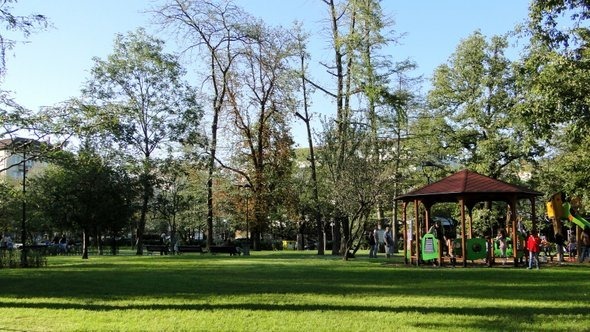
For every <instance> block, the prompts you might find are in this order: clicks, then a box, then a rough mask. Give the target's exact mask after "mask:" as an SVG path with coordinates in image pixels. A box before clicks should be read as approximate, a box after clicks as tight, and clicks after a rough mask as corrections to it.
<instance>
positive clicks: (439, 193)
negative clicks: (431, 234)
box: [395, 169, 542, 266]
mask: <svg viewBox="0 0 590 332" xmlns="http://www.w3.org/2000/svg"><path fill="white" fill-rule="evenodd" d="M541 195H542V194H541V193H540V192H537V191H534V190H530V189H527V188H524V187H521V186H516V185H513V184H509V183H506V182H503V181H500V180H496V179H492V178H490V177H487V176H484V175H481V174H478V173H475V172H472V171H469V170H466V169H465V170H462V171H459V172H457V173H455V174H453V175H450V176H448V177H446V178H444V179H442V180H440V181H437V182H434V183H432V184H429V185H427V186H424V187H422V188H419V189H416V190H414V191H411V192H409V193H406V194H404V195H401V196H398V197H396V198H395V201H401V202H402V204H403V208H402V213H403V221H404V231H403V233H404V234H403V236H404V258H405V262H406V264H407V263H408V255H407V253H408V245H407V243H408V232H407V222H406V220H407V206H408V203H410V202H413V203H414V218H413V219H414V226H413V229H414V230H415V239H416V243H415V247H414V249H415V262H416V264H417V265H419V264H420V259H419V257H420V238H421V236H422V231H424V232H426V231H427V230H428V228H429V225H428V223H429V221H430V219H431V218H430V211H431V208H432V206H433V205H434V204H436V203H443V202H457V203H458V204H459V205H460V211H461V220H460V222H461V250H462V252H461V257H462V262H463V266H467V258H466V257H467V253H466V241H467V231H466V226H465V220H466V215H465V212H466V210H467V212H468V214H469V220H470V227H469V238H471V237H472V227H471V220H472V219H471V216H472V211H473V208H474V206H475V205H476V204H477V203H480V202H494V201H503V202H506V203H507V204H508V206H509V208H510V221H511V227H512V247H513V248H514V249H513V251H512V252H513V257H514V265H515V266H516V265H517V250H516V248H517V241H518V239H517V236H516V234H517V230H516V224H517V221H516V204H517V202H518V201H519V200H522V199H529V200H530V201H531V209H532V211H531V215H532V221H533V227H536V225H535V219H536V218H535V197H537V196H541ZM420 204H422V205H423V206H424V210H425V213H426V215H425V217H424V220H425V227H424V229H423V230H421V229H420V225H419V219H420V218H419V205H420ZM412 258H414V256H412ZM438 262H439V264H440V263H441V262H442V253H441V252H440V250H439V259H438Z"/></svg>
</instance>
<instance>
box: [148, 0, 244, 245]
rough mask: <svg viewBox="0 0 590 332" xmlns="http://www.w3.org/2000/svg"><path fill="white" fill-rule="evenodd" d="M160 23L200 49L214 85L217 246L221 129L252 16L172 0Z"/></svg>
mask: <svg viewBox="0 0 590 332" xmlns="http://www.w3.org/2000/svg"><path fill="white" fill-rule="evenodd" d="M155 16H156V17H157V19H158V20H159V22H160V23H161V24H162V25H163V26H165V27H167V28H170V29H173V30H174V32H175V33H176V34H178V36H179V38H180V39H181V40H182V41H183V43H186V44H188V45H187V46H188V49H195V50H197V52H196V54H197V56H198V57H202V58H203V60H204V63H205V64H206V65H205V68H206V70H205V73H204V76H205V79H204V80H203V82H207V83H209V84H210V85H209V86H210V89H206V90H208V92H206V94H208V95H209V97H208V98H209V102H210V107H209V108H208V111H209V112H210V116H211V131H210V133H209V137H208V140H207V146H206V149H207V150H208V153H209V158H208V164H207V168H208V180H207V246H211V245H212V244H213V242H212V241H213V220H214V191H213V185H214V177H215V174H216V170H217V165H216V161H217V159H218V157H217V149H218V130H219V128H220V117H221V116H222V111H223V110H224V108H226V107H227V106H226V104H227V99H228V85H229V77H230V69H231V68H232V66H233V64H234V62H235V61H236V58H237V56H238V54H239V51H238V50H239V48H240V47H241V44H242V43H243V42H245V40H246V39H247V35H248V30H247V29H244V28H243V27H244V25H245V24H246V22H249V21H250V20H251V18H250V16H249V15H247V14H246V13H244V11H243V10H242V9H240V8H238V7H236V6H235V5H234V4H233V3H231V2H221V1H219V2H217V1H186V0H169V1H168V2H166V3H165V4H164V5H162V6H161V7H160V8H159V9H157V10H156V11H155Z"/></svg>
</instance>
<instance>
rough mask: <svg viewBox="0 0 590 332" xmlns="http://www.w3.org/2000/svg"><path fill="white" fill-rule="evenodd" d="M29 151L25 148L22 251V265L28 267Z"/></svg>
mask: <svg viewBox="0 0 590 332" xmlns="http://www.w3.org/2000/svg"><path fill="white" fill-rule="evenodd" d="M26 183H27V152H26V149H23V215H22V220H21V243H22V248H21V249H22V251H21V265H22V266H23V267H27V265H28V260H27V246H26V241H27V229H26V226H27V223H26V220H27V201H26V193H27V185H26Z"/></svg>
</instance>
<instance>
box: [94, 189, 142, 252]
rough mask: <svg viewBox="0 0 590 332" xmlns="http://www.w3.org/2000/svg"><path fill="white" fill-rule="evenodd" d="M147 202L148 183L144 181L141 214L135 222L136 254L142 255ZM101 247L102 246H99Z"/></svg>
mask: <svg viewBox="0 0 590 332" xmlns="http://www.w3.org/2000/svg"><path fill="white" fill-rule="evenodd" d="M144 181H148V180H147V179H144ZM148 203H149V184H148V183H144V184H143V195H142V200H141V214H140V217H139V222H138V224H137V233H136V236H137V242H136V246H137V248H135V249H136V255H139V256H141V255H143V235H144V233H145V222H146V217H147V211H148ZM101 249H102V248H101Z"/></svg>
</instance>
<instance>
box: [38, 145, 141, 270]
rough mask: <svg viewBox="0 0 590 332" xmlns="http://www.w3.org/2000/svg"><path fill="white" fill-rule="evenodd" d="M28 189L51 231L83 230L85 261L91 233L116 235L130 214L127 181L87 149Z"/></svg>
mask: <svg viewBox="0 0 590 332" xmlns="http://www.w3.org/2000/svg"><path fill="white" fill-rule="evenodd" d="M59 164H61V165H59ZM29 188H30V191H31V196H32V197H31V200H32V202H34V204H35V206H36V208H37V214H40V215H41V216H42V218H45V219H47V220H50V221H51V222H52V225H53V227H54V228H58V229H71V230H74V231H78V230H81V231H82V252H83V253H82V258H83V259H87V258H88V246H89V236H90V234H94V235H95V236H97V237H99V236H100V234H101V233H100V232H99V231H98V230H100V229H104V230H110V231H112V233H113V234H116V233H117V232H118V231H119V230H121V229H122V228H123V227H124V226H125V225H126V224H127V221H128V220H129V218H130V216H131V213H132V201H131V200H130V196H131V195H129V191H130V189H131V188H132V186H131V183H130V181H129V179H128V178H127V177H126V176H125V174H123V173H120V172H117V171H116V170H114V169H112V168H110V167H109V166H108V165H106V164H105V163H104V161H103V160H101V159H100V157H99V156H98V155H96V154H95V153H94V152H92V151H89V150H83V151H81V152H80V154H79V155H78V156H73V155H71V156H69V157H66V158H64V159H62V161H61V162H59V163H58V165H55V166H51V167H49V168H48V170H47V171H46V172H44V173H43V174H42V175H41V176H39V177H36V178H34V179H32V180H31V183H30V185H29Z"/></svg>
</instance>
